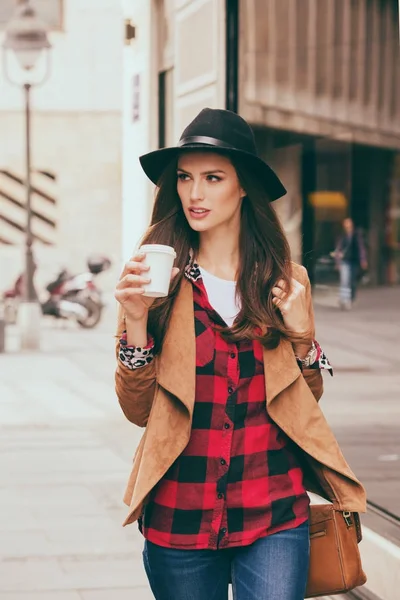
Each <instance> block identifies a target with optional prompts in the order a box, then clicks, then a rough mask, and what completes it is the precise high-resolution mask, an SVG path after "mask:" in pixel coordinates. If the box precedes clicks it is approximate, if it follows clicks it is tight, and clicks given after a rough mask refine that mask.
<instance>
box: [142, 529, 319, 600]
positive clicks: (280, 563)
mask: <svg viewBox="0 0 400 600" xmlns="http://www.w3.org/2000/svg"><path fill="white" fill-rule="evenodd" d="M309 554H310V541H309V528H308V522H306V523H304V524H303V525H300V526H299V527H297V528H296V529H289V530H288V531H281V532H279V533H275V534H273V535H270V536H267V537H263V538H260V539H259V540H257V541H256V542H254V543H253V544H251V545H250V546H243V547H239V548H231V549H223V550H178V549H175V548H163V547H161V546H157V545H155V544H152V543H151V542H149V541H147V540H146V541H145V546H144V551H143V561H144V566H145V569H146V573H147V577H148V579H149V583H150V587H151V589H152V592H153V594H154V597H155V598H156V600H227V599H228V587H229V582H230V581H232V587H233V598H234V599H235V600H304V596H305V590H306V585H307V577H308V565H309Z"/></svg>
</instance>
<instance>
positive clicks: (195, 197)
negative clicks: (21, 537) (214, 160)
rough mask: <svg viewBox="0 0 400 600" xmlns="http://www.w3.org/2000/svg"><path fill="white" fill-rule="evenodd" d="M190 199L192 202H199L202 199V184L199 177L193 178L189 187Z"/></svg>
mask: <svg viewBox="0 0 400 600" xmlns="http://www.w3.org/2000/svg"><path fill="white" fill-rule="evenodd" d="M190 200H191V201H192V202H199V201H200V202H201V201H202V200H204V193H203V185H202V181H201V179H195V178H193V180H192V184H191V187H190Z"/></svg>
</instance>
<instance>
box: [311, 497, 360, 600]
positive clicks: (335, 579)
mask: <svg viewBox="0 0 400 600" xmlns="http://www.w3.org/2000/svg"><path fill="white" fill-rule="evenodd" d="M361 539H362V533H361V523H360V517H359V515H358V513H351V512H341V511H338V510H335V509H334V508H333V505H332V504H311V505H310V568H309V572H308V583H307V594H306V598H315V597H316V596H327V595H333V594H343V593H345V592H348V591H350V590H352V589H354V588H355V587H358V586H360V585H363V584H364V583H365V582H366V581H367V577H366V575H365V573H364V571H363V570H362V566H361V557H360V552H359V549H358V544H359V543H360V542H361Z"/></svg>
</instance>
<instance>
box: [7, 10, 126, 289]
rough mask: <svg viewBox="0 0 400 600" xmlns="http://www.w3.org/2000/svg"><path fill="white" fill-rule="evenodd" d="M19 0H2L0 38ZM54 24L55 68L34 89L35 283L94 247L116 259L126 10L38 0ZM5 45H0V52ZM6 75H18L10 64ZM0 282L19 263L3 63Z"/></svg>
mask: <svg viewBox="0 0 400 600" xmlns="http://www.w3.org/2000/svg"><path fill="white" fill-rule="evenodd" d="M15 4H16V2H15V0H2V2H1V3H0V44H1V43H2V39H3V35H4V33H3V32H4V28H5V25H6V22H7V21H8V19H9V18H10V16H11V14H12V12H13V10H14V9H15ZM33 4H34V5H35V7H37V9H38V12H39V14H40V16H41V17H42V19H43V20H44V21H46V22H47V23H48V26H49V28H50V31H49V39H50V42H51V44H52V50H51V70H50V75H49V77H48V79H47V81H46V82H45V83H44V84H43V85H42V86H38V87H34V88H33V89H32V92H31V96H32V171H33V172H32V183H33V198H32V200H33V211H34V215H33V222H32V227H33V233H34V253H35V257H36V261H37V263H38V270H37V283H38V287H39V289H40V288H41V287H42V285H43V284H45V283H48V281H49V279H50V278H51V277H52V276H53V275H55V274H56V273H57V270H58V269H59V267H60V266H66V267H68V268H70V269H71V270H72V271H79V270H85V268H86V259H87V257H88V255H89V254H91V253H104V254H105V255H107V256H109V257H110V258H111V260H112V261H113V269H112V270H111V271H110V272H107V273H104V275H102V276H101V277H102V278H103V282H102V285H103V286H104V287H105V288H106V289H108V290H110V291H111V289H112V288H113V286H114V284H115V279H116V274H117V272H119V269H120V260H121V207H122V185H121V180H122V168H121V164H122V124H121V119H122V99H123V95H122V84H121V82H122V56H123V47H124V46H123V41H124V35H123V15H122V7H121V5H120V3H119V2H115V1H114V0H36V1H34V2H33ZM0 51H2V49H1V50H0ZM10 68H11V73H10V74H11V75H12V76H13V77H15V78H17V77H19V76H20V74H19V72H18V69H16V68H15V67H13V65H12V64H10ZM0 90H1V92H0V272H1V277H0V282H1V288H2V289H4V287H6V286H8V285H10V283H11V282H12V281H13V279H14V278H15V277H16V275H17V274H18V273H19V272H20V271H21V269H23V266H24V250H23V246H24V240H25V224H26V211H25V182H24V178H25V163H24V160H25V132H24V127H25V125H24V99H23V90H22V88H21V87H20V86H13V85H11V84H10V83H9V82H8V81H7V80H6V78H5V76H4V71H1V70H0Z"/></svg>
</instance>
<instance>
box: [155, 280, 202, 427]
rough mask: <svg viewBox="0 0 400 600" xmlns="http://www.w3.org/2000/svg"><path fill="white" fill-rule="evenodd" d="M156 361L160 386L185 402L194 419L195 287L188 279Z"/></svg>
mask: <svg viewBox="0 0 400 600" xmlns="http://www.w3.org/2000/svg"><path fill="white" fill-rule="evenodd" d="M157 362H158V366H157V381H158V383H159V385H160V386H161V387H163V388H164V389H166V390H167V391H168V392H170V393H171V394H173V395H174V396H176V397H177V398H178V399H179V400H180V401H181V402H182V404H183V405H184V406H185V407H186V408H187V410H188V412H189V417H190V418H191V417H192V414H193V408H194V399H195V384H196V338H195V330H194V310H193V288H192V284H191V283H190V282H189V281H187V280H186V279H185V278H184V279H183V280H182V283H181V287H180V290H179V292H178V295H177V297H176V300H175V303H174V306H173V309H172V314H171V319H170V322H169V326H168V329H167V333H166V336H165V339H164V343H163V348H162V352H161V354H160V356H159V358H158V360H157Z"/></svg>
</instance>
